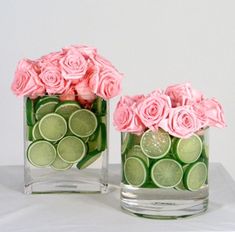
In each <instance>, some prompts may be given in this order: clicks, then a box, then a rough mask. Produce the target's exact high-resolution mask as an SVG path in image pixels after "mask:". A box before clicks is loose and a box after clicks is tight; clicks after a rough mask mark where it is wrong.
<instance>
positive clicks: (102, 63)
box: [92, 54, 116, 70]
mask: <svg viewBox="0 0 235 232" xmlns="http://www.w3.org/2000/svg"><path fill="white" fill-rule="evenodd" d="M92 61H93V63H94V64H95V65H96V66H99V67H106V68H112V69H115V70H116V68H115V67H114V66H113V64H112V63H111V62H110V61H109V60H107V59H105V58H104V57H102V56H101V55H99V54H96V55H95V56H94V57H93V58H92Z"/></svg>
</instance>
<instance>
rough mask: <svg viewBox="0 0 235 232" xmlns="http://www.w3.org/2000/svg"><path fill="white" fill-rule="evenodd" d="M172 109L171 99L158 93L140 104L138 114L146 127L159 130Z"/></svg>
mask: <svg viewBox="0 0 235 232" xmlns="http://www.w3.org/2000/svg"><path fill="white" fill-rule="evenodd" d="M170 108H171V101H170V98H169V97H168V96H167V95H164V94H160V93H159V92H158V93H154V94H150V95H149V96H148V97H146V98H145V99H144V100H142V101H140V102H139V104H138V105H137V114H138V116H139V117H140V119H141V121H142V122H143V124H144V125H145V126H146V127H148V128H150V129H152V130H157V129H158V126H159V123H160V122H161V121H162V120H163V119H165V118H166V117H167V116H168V114H169V111H170Z"/></svg>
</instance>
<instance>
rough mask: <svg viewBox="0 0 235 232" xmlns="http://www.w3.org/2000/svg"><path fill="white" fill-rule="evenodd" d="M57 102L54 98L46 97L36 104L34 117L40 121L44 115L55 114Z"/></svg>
mask: <svg viewBox="0 0 235 232" xmlns="http://www.w3.org/2000/svg"><path fill="white" fill-rule="evenodd" d="M58 102H59V100H58V99H57V98H55V97H47V98H44V99H42V100H41V101H39V102H37V104H36V107H35V108H36V112H35V117H36V119H37V120H40V119H41V118H43V117H44V116H45V115H47V114H49V113H53V112H55V109H56V106H57V104H58Z"/></svg>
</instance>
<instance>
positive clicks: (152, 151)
mask: <svg viewBox="0 0 235 232" xmlns="http://www.w3.org/2000/svg"><path fill="white" fill-rule="evenodd" d="M140 146H141V149H142V151H143V153H144V154H145V155H146V156H148V157H149V158H151V159H160V158H162V157H164V156H165V155H167V154H168V153H169V151H170V149H171V137H170V135H169V134H168V133H167V132H165V131H164V130H162V129H158V130H157V131H152V130H150V129H149V130H147V131H146V132H144V134H143V135H142V138H141V140H140Z"/></svg>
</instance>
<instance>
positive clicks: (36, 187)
mask: <svg viewBox="0 0 235 232" xmlns="http://www.w3.org/2000/svg"><path fill="white" fill-rule="evenodd" d="M107 191H108V185H106V184H89V183H75V182H74V183H68V182H64V183H63V182H58V183H55V182H53V183H52V182H49V181H48V182H41V183H40V182H37V183H33V184H30V185H27V186H25V188H24V193H25V194H44V193H106V192H107Z"/></svg>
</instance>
